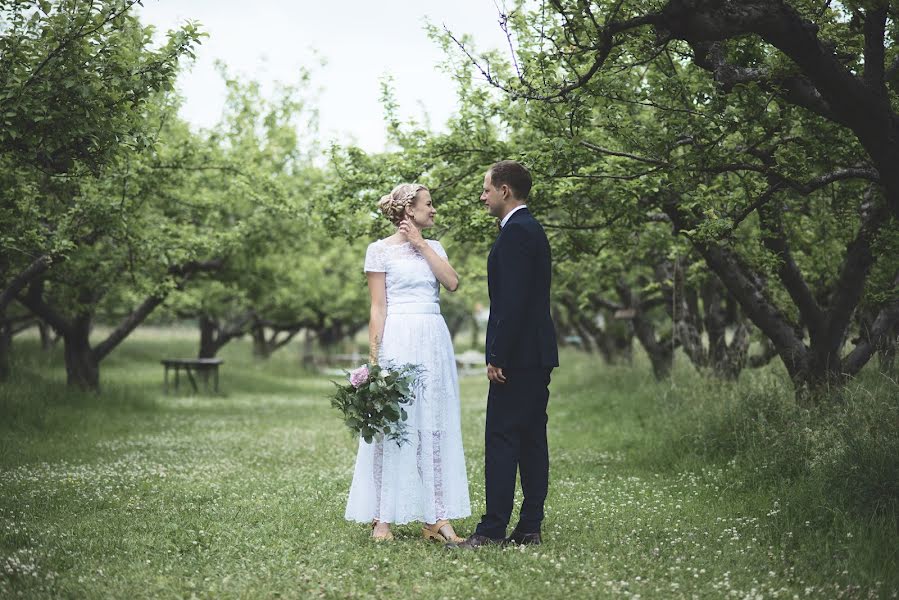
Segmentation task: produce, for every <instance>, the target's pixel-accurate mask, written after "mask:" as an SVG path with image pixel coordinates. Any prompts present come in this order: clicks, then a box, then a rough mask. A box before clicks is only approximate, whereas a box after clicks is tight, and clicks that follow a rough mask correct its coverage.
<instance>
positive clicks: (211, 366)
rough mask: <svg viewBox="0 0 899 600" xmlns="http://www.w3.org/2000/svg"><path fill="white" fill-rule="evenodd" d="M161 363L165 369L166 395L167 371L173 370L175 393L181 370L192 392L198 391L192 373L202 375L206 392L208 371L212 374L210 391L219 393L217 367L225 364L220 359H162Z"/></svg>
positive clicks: (166, 389)
mask: <svg viewBox="0 0 899 600" xmlns="http://www.w3.org/2000/svg"><path fill="white" fill-rule="evenodd" d="M161 362H162V365H163V366H164V367H165V393H166V394H168V393H169V369H175V391H176V392H177V391H178V384H179V383H180V374H181V370H182V369H183V370H184V374H185V375H187V380H188V381H190V385H191V386H192V387H193V389H194V392H199V391H200V390H199V388H198V387H197V380H196V379H194V373H201V374H203V376H204V377H203V387H204V388H205V389H206V390H208V389H209V372H210V371H211V372H212V380H213V386H212V389H213V391H214V392H218V391H219V365H220V364H222V363H223V362H225V361H223V360H222V359H221V358H164V359H162V361H161Z"/></svg>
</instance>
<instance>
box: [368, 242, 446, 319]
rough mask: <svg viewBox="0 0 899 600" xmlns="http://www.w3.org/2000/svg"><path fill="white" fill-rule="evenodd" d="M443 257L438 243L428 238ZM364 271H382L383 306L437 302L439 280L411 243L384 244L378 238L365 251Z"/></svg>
mask: <svg viewBox="0 0 899 600" xmlns="http://www.w3.org/2000/svg"><path fill="white" fill-rule="evenodd" d="M428 245H429V246H431V248H433V250H434V252H436V253H437V255H438V256H440V257H441V258H443V259H446V251H445V250H444V249H443V246H441V245H440V242H438V241H436V240H428ZM364 269H365V271H366V272H367V273H368V272H371V273H385V274H386V275H385V279H386V285H387V305H388V306H390V305H391V304H404V303H408V302H440V283H439V282H438V281H437V277H435V276H434V273H433V272H432V271H431V267H429V266H428V263H427V261H426V260H425V258H424V256H422V255H421V253H420V252H419V251H418V250H416V249H415V248H414V247H413V246H412V244H410V243H408V242H406V243H403V244H388V243H387V242H385V241H384V240H378V241H376V242H372V243H371V244H369V245H368V249H367V250H366V251H365V267H364Z"/></svg>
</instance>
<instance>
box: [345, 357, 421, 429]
mask: <svg viewBox="0 0 899 600" xmlns="http://www.w3.org/2000/svg"><path fill="white" fill-rule="evenodd" d="M421 372H422V368H421V367H420V366H418V365H413V364H405V365H399V366H392V365H389V364H388V365H384V366H380V365H371V366H369V365H362V366H361V367H359V368H358V369H354V370H353V371H350V372H349V373H347V379H348V380H349V383H348V384H342V385H341V384H339V383H337V382H336V381H334V382H332V383H333V384H334V385H336V386H337V391H336V392H335V393H334V396H333V397H332V398H331V406H333V407H334V408H336V409H337V410H339V411H340V412H341V413H342V414H343V421H344V423H346V426H347V427H349V428H350V431H352V432H353V433H354V434H355V435H360V436H362V439H364V440H365V441H366V442H367V443H369V444H370V443H371V441H372V440H373V439H374V438H375V437H376V436H383V437H384V438H386V439H389V440H394V441H395V442H396V443H397V444H398V445H401V444H403V443H404V442H406V441H407V440H406V423H405V421H406V419H407V417H408V415H407V413H406V409H405V408H404V407H405V406H409V405H410V404H412V402H413V400H414V399H415V392H416V390H417V389H419V388H420V385H421V384H420V380H419V377H420V375H421Z"/></svg>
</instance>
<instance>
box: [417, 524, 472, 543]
mask: <svg viewBox="0 0 899 600" xmlns="http://www.w3.org/2000/svg"><path fill="white" fill-rule="evenodd" d="M444 527H447V528H448V529H449V531H447V532H444V531H441V529H443V528H444ZM421 534H422V536H424V538H425V539H426V540H435V541H438V542H440V543H442V544H445V543H447V542H453V543H455V544H458V543H459V542H461V541H463V540H464V539H465V538H460V537H459V536H458V535H456V532H455V531H453V526H452V525H450V522H449V521H447V520H446V519H443V520H440V521H437V522H436V523H434V524H433V525H427V524H425V526H424V527H422V528H421Z"/></svg>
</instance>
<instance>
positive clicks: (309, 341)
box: [303, 329, 315, 371]
mask: <svg viewBox="0 0 899 600" xmlns="http://www.w3.org/2000/svg"><path fill="white" fill-rule="evenodd" d="M314 339H315V338H314V337H313V334H312V330H311V329H307V330H306V334H305V335H304V336H303V368H304V369H306V370H307V371H312V370H314V369H315V352H314V344H313V340H314Z"/></svg>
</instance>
